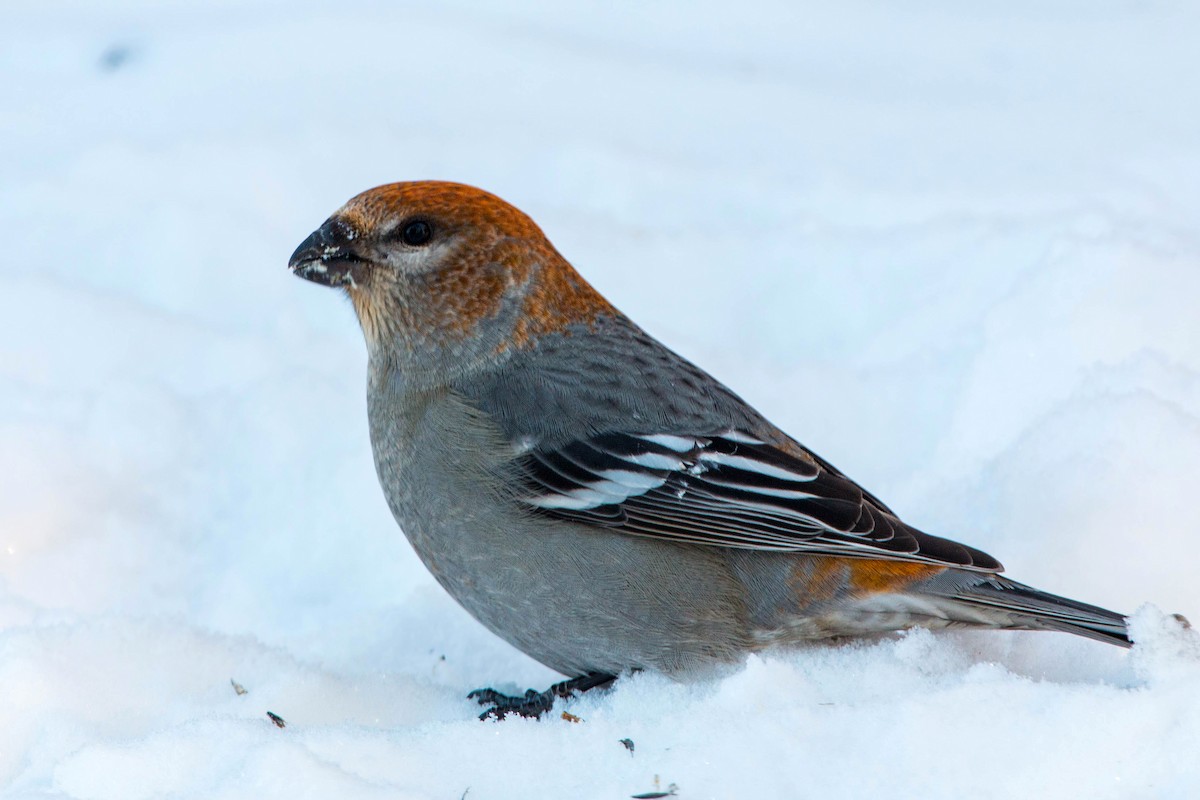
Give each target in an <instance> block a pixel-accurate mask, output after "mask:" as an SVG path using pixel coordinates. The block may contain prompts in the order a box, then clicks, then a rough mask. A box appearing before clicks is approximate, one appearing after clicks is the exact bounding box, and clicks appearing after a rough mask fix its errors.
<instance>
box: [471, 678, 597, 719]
mask: <svg viewBox="0 0 1200 800" xmlns="http://www.w3.org/2000/svg"><path fill="white" fill-rule="evenodd" d="M616 679H617V676H616V675H606V674H604V673H602V672H589V673H588V674H587V675H580V676H579V677H578V678H571V679H570V680H567V681H563V682H562V683H556V684H554V685H553V686H551V687H550V688H549V689H547V690H546V691H544V692H539V691H536V690H534V689H530V690H529V691H527V692H525V694H523V695H520V696H512V695H507V694H500V692H497V691H496V690H495V689H476V690H475V691H473V692H471V693H470V694H469V695H467V697H468V698H470V699H472V700H475V701H477V702H478V703H479V705H481V706H491V708H489V709H488V710H487V711H484V712H483V713H482V714H480V715H479V718H480V719H490V718H493V717H494V718H495V719H504V717H506V716H507V715H509V714H518V715H520V716H522V717H534V718H537V717H540V716H541V715H542V714H545V713H546V712H547V711H549V710H550V709H551V708H552V707H553V706H554V701H555V699H557V698H559V697H561V698H563V699H564V700H565V699H567V698H568V697H574V696H575V694H576V693H582V692H586V691H587V690H588V689H595V688H596V687H598V686H608V685H609V684H610V683H612V682H613V681H615V680H616Z"/></svg>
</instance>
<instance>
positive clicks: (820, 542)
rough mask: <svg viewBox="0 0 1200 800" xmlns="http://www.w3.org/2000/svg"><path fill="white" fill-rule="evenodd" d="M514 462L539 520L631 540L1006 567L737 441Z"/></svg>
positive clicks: (843, 484)
mask: <svg viewBox="0 0 1200 800" xmlns="http://www.w3.org/2000/svg"><path fill="white" fill-rule="evenodd" d="M804 455H807V454H806V453H805V454H804ZM519 464H520V466H521V468H522V469H523V481H522V494H521V500H522V501H523V502H524V503H526V504H527V505H529V506H530V507H531V508H532V509H535V510H536V513H540V514H548V515H551V516H555V517H560V518H565V519H571V520H575V521H578V522H583V523H586V524H589V525H595V526H598V527H604V528H609V529H615V530H619V531H622V532H625V533H629V534H635V535H641V536H652V537H656V538H660V539H667V540H671V541H676V542H683V543H688V544H697V545H709V546H714V547H733V548H742V549H751V550H770V551H781V552H810V553H822V554H827V555H837V556H851V557H853V556H859V557H867V558H890V559H899V560H905V561H920V562H925V563H936V564H944V565H946V566H954V567H960V568H964V569H973V570H979V571H985V572H998V571H1000V570H1001V569H1002V567H1001V565H1000V563H999V562H998V561H997V560H996V559H994V558H992V557H991V556H989V555H987V554H986V553H983V552H981V551H979V550H976V549H974V548H971V547H967V546H965V545H962V544H959V543H957V542H952V541H950V540H948V539H942V538H939V537H936V536H931V535H929V534H927V533H922V532H921V531H919V530H916V529H915V528H912V527H910V526H908V525H906V524H904V523H903V522H901V521H900V520H899V519H898V518H897V517H896V516H895V514H893V513H892V512H891V511H890V510H889V509H888V508H887V507H886V506H884V505H883V504H882V503H880V502H879V501H878V500H876V499H875V498H874V497H872V496H871V495H869V494H867V493H866V492H864V491H863V490H862V489H861V488H860V487H859V486H858V485H857V484H855V483H854V482H853V481H851V480H849V479H848V478H846V477H845V476H844V475H842V474H841V473H839V472H838V471H837V470H835V469H833V467H831V466H830V465H829V464H827V463H825V462H823V461H821V460H819V459H817V458H815V457H808V458H805V457H802V456H798V455H795V454H792V453H789V452H787V451H785V450H784V449H781V448H779V447H777V446H775V445H772V444H769V443H766V442H763V441H760V440H759V439H757V438H755V437H753V436H750V435H748V434H745V433H742V432H739V431H732V430H731V431H724V432H722V433H720V434H716V435H705V436H698V435H697V436H691V435H677V434H655V433H651V434H628V433H618V432H611V433H604V434H601V435H597V436H594V437H592V438H589V439H586V440H579V441H575V442H572V443H570V444H568V445H566V446H564V447H561V448H558V449H555V450H541V449H538V448H537V447H536V446H534V447H532V448H530V449H528V450H527V451H526V452H524V453H523V454H522V455H521V456H520V458H519Z"/></svg>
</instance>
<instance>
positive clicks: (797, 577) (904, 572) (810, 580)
mask: <svg viewBox="0 0 1200 800" xmlns="http://www.w3.org/2000/svg"><path fill="white" fill-rule="evenodd" d="M945 570H946V567H940V566H937V565H936V564H922V563H919V562H916V561H892V560H889V559H882V558H840V557H836V556H806V557H804V558H802V559H801V560H800V561H799V562H798V563H797V564H796V567H795V568H794V569H793V570H792V586H793V587H794V588H795V591H796V594H797V596H798V597H800V598H801V599H803V600H804V601H805V603H806V604H807V603H820V602H825V601H829V600H833V599H834V598H836V597H837V596H838V595H839V594H840V593H841V592H843V591H845V592H848V593H849V594H851V595H859V596H861V595H869V594H880V593H887V592H897V591H901V590H903V589H904V588H905V587H907V586H911V585H912V584H914V583H920V582H921V581H923V580H928V579H929V578H932V577H933V576H934V575H937V574H939V573H941V572H944V571H945Z"/></svg>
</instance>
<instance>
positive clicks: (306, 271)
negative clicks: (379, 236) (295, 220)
mask: <svg viewBox="0 0 1200 800" xmlns="http://www.w3.org/2000/svg"><path fill="white" fill-rule="evenodd" d="M356 236H357V232H356V231H355V230H354V229H353V228H351V227H350V226H349V225H347V224H346V223H345V222H343V221H342V220H340V219H338V218H337V217H330V218H329V219H327V220H325V224H323V225H322V226H321V227H319V228H317V229H316V230H315V231H313V232H312V233H311V234H310V235H309V237H308V238H307V239H305V240H304V241H303V242H301V243H300V246H299V247H297V248H296V252H294V253H292V257H291V258H290V259H288V269H290V270H291V271H292V272H294V273H296V274H297V275H299V276H300V277H301V278H304V279H305V280H310V281H312V282H313V283H322V284H324V285H326V286H354V285H355V283H356V278H360V277H362V269H363V267H364V265H365V264H366V263H367V262H366V259H363V258H360V257H359V256H358V255H356V254H355V252H354V250H353V247H352V245H353V242H354V239H355V237H356Z"/></svg>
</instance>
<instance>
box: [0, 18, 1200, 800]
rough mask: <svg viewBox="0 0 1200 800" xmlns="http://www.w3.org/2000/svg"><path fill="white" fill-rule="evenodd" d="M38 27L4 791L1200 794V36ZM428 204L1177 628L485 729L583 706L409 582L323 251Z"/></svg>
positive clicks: (9, 222) (659, 24)
mask: <svg viewBox="0 0 1200 800" xmlns="http://www.w3.org/2000/svg"><path fill="white" fill-rule="evenodd" d="M2 16H3V20H4V24H3V25H0V75H2V76H3V77H4V78H5V79H4V80H0V175H3V176H4V179H3V181H0V241H3V252H4V254H5V257H4V259H3V261H2V264H0V275H2V277H3V284H4V291H3V292H2V293H0V476H2V480H0V794H2V795H3V796H4V797H6V798H8V797H12V798H89V799H95V800H102V799H103V798H121V800H140V799H141V798H152V797H203V798H223V797H231V798H232V797H239V798H240V797H248V796H260V797H288V798H297V797H341V798H373V797H388V798H459V797H462V796H463V795H464V793H466V796H467V797H469V798H471V800H476V798H507V797H512V798H516V797H564V798H566V797H584V798H590V797H596V798H601V797H604V798H620V797H628V796H630V795H632V794H636V793H640V792H649V791H653V790H654V789H655V788H656V787H658V788H659V789H660V790H664V791H665V789H666V787H667V786H668V785H669V784H676V785H677V786H678V796H679V797H681V798H702V797H714V798H724V797H756V798H757V797H761V798H770V797H781V798H802V797H821V798H840V797H845V798H853V797H863V796H880V797H890V796H894V797H913V796H923V797H928V798H941V797H947V798H948V797H956V798H957V797H963V796H967V797H980V798H987V797H997V798H999V797H1013V796H1030V797H1034V796H1036V797H1061V798H1076V797H1089V798H1125V797H1131V798H1144V797H1163V798H1185V797H1193V796H1195V795H1196V793H1197V786H1198V785H1200V762H1197V760H1196V758H1195V754H1196V752H1198V751H1200V653H1198V652H1197V650H1198V646H1197V644H1196V637H1195V636H1194V635H1193V634H1191V633H1190V632H1187V631H1184V630H1182V629H1181V628H1180V627H1179V625H1178V623H1176V622H1175V621H1174V620H1173V619H1172V618H1171V617H1170V616H1169V615H1168V614H1166V613H1164V612H1174V611H1179V612H1183V613H1185V614H1187V613H1191V614H1192V615H1193V616H1200V589H1198V588H1197V583H1196V581H1195V578H1194V567H1193V565H1194V564H1196V563H1198V559H1200V538H1198V537H1197V536H1196V521H1195V520H1194V519H1193V518H1192V516H1191V514H1190V513H1189V511H1190V501H1191V499H1192V497H1193V495H1194V492H1195V480H1196V478H1197V476H1200V322H1198V321H1197V313H1196V303H1197V298H1200V222H1198V220H1200V188H1198V187H1200V94H1197V92H1196V91H1195V85H1194V84H1195V80H1194V76H1195V75H1196V74H1197V72H1198V70H1200V51H1198V50H1197V49H1196V47H1195V42H1196V40H1197V34H1200V11H1198V10H1197V8H1196V7H1195V6H1193V5H1190V4H1186V3H1182V2H1173V1H1172V0H1099V1H1097V0H1091V1H1090V2H1086V3H1084V2H1070V1H1068V2H1061V3H1055V4H1038V3H1026V2H1016V3H1006V4H991V5H988V6H980V5H979V4H966V5H964V4H960V3H953V2H949V0H922V1H921V2H916V3H905V4H892V5H886V4H878V3H873V2H867V0H851V1H850V2H846V3H838V4H826V5H825V6H824V7H818V6H816V5H814V4H805V5H801V4H794V3H786V2H771V1H770V0H753V1H752V2H747V3H741V4H738V5H737V6H736V7H730V6H729V5H728V4H726V3H716V2H707V0H706V2H704V3H684V2H678V1H674V2H673V1H667V2H660V3H654V4H638V5H630V6H627V7H623V8H622V7H614V6H613V5H612V4H611V3H600V2H583V3H572V4H565V3H564V4H553V5H549V4H543V3H540V2H534V1H533V0H521V1H520V2H506V3H489V2H484V1H483V0H479V1H478V2H470V1H468V0H463V2H458V3H452V4H436V5H435V4H429V3H396V4H379V3H374V2H370V0H343V2H340V3H331V2H318V1H317V0H301V1H300V2H293V3H287V4H284V3H282V2H275V1H274V0H254V1H253V2H243V3H233V2H228V1H225V2H208V3H202V2H199V1H198V0H192V1H188V0H177V2H172V3H167V4H162V3H155V2H148V0H104V2H95V1H89V2H86V3H85V2H79V1H78V0H36V2H35V0H10V2H8V3H7V4H6V6H5V10H4V12H3V15H2ZM426 177H436V178H444V179H453V180H461V181H466V182H469V183H473V184H476V185H479V186H482V187H485V188H488V189H490V190H492V191H495V192H496V193H498V194H500V195H501V196H502V197H505V198H506V199H508V200H510V201H512V202H513V203H515V204H516V205H518V206H519V207H521V208H523V209H524V210H526V211H527V212H529V213H530V214H531V215H532V216H533V217H534V218H535V219H536V220H538V221H539V223H540V224H541V225H542V227H543V228H544V229H545V230H546V231H547V232H548V233H549V235H550V237H551V238H552V239H553V240H554V242H555V243H556V245H557V246H558V247H559V249H560V250H562V251H563V252H564V253H565V254H566V255H567V256H568V257H569V258H570V259H571V260H572V261H573V262H574V263H575V264H576V265H577V266H578V267H579V268H580V269H581V270H582V271H583V272H584V274H585V275H586V276H587V277H588V278H589V279H590V280H592V281H593V282H594V283H595V284H596V285H597V286H598V287H600V288H601V290H602V291H604V292H605V293H606V294H607V295H608V296H609V297H610V298H611V299H612V300H613V301H614V302H616V303H617V305H618V306H620V307H621V308H623V309H624V310H625V311H627V312H628V313H629V314H630V315H631V316H632V317H633V318H634V319H636V320H638V321H639V322H640V323H642V324H643V325H644V326H646V327H647V328H649V329H650V330H651V331H652V332H654V333H655V334H657V335H658V336H660V337H661V338H663V339H665V340H666V341H667V342H669V343H670V344H671V345H673V346H675V347H676V348H677V349H679V350H680V351H681V352H683V353H684V354H685V355H687V356H689V357H691V358H694V359H695V360H697V361H698V362H699V363H701V364H702V365H704V366H705V367H706V368H708V369H710V370H711V371H713V372H714V373H716V374H717V375H718V376H719V377H721V378H722V379H723V380H725V381H726V382H727V383H729V384H730V385H731V386H733V387H734V388H735V389H736V390H737V391H739V392H740V393H741V394H743V395H744V396H746V397H747V398H748V399H750V400H751V401H752V402H754V403H755V404H756V405H758V406H759V407H760V408H761V409H762V410H763V411H764V412H765V413H767V414H768V416H770V417H771V418H772V419H774V420H775V421H776V422H778V423H779V424H780V425H782V426H783V427H784V428H785V429H787V430H788V431H790V432H791V433H793V434H794V435H796V436H797V437H798V438H800V439H801V440H802V441H804V442H806V443H807V444H809V445H810V446H812V447H813V448H814V449H816V450H817V451H818V452H819V453H821V454H822V455H823V456H825V457H826V458H828V459H830V460H831V461H833V462H834V463H835V464H837V465H838V466H839V467H841V468H842V469H843V470H845V471H847V472H848V473H849V474H850V475H852V476H853V477H855V478H856V479H857V480H859V481H861V482H862V483H864V485H866V486H867V487H869V488H870V489H872V490H873V491H874V492H875V493H876V494H879V495H881V496H882V497H883V498H884V499H885V500H887V501H888V502H889V504H890V505H892V506H894V507H895V508H897V510H898V511H900V512H901V513H902V514H903V515H905V516H906V517H907V518H908V519H910V520H911V521H912V522H913V523H914V524H917V525H919V526H922V527H924V528H925V529H927V530H930V531H932V532H936V533H940V534H943V535H947V536H951V537H953V538H959V539H961V540H963V541H966V542H969V543H971V544H973V545H976V546H978V547H981V548H983V549H985V550H987V551H988V552H991V553H993V554H995V555H996V556H997V557H999V558H1001V559H1002V560H1003V561H1004V562H1005V564H1006V565H1007V566H1008V568H1009V572H1010V574H1011V575H1013V577H1015V578H1017V579H1019V580H1022V581H1026V582H1028V583H1031V584H1033V585H1035V586H1038V587H1040V588H1045V589H1047V590H1050V591H1054V592H1057V593H1061V594H1066V595H1069V596H1073V597H1077V598H1079V599H1081V600H1085V601H1088V602H1093V603H1097V604H1100V605H1104V606H1108V607H1111V608H1116V609H1120V610H1125V611H1129V612H1133V611H1135V610H1137V609H1140V610H1139V611H1138V612H1137V615H1136V617H1135V618H1134V622H1133V631H1134V637H1135V639H1136V640H1137V641H1138V645H1137V646H1136V647H1135V648H1134V649H1133V650H1132V651H1131V652H1124V651H1121V650H1119V649H1117V648H1111V647H1105V646H1104V645H1101V644H1097V643H1094V642H1089V641H1085V640H1082V639H1077V638H1073V637H1068V636H1065V635H1056V634H1022V633H990V634H989V633H966V632H961V633H950V634H938V635H935V634H931V633H928V632H915V633H912V634H909V635H906V636H903V637H897V638H895V639H886V640H882V641H874V642H860V643H846V644H842V645H837V646H823V647H817V648H814V649H812V650H808V651H803V652H779V653H767V654H764V655H763V656H761V657H755V658H752V659H750V660H749V662H748V663H747V664H746V666H745V668H744V669H742V670H740V671H737V672H736V673H734V674H732V675H729V676H726V677H724V678H722V679H719V680H711V681H707V682H702V683H698V684H692V685H681V684H674V683H671V682H670V681H668V680H666V679H664V678H662V677H660V676H656V675H652V674H640V675H637V676H634V677H631V678H626V679H622V680H621V681H620V682H619V684H618V686H617V688H616V689H615V690H614V691H612V692H609V693H607V694H602V695H595V696H587V697H585V698H582V699H580V700H578V701H576V702H574V703H573V704H572V705H570V706H569V710H570V712H571V713H572V714H575V715H577V716H578V717H580V718H581V719H582V720H583V721H582V722H579V723H572V722H570V721H567V720H564V719H562V718H559V717H555V718H552V719H548V720H544V721H540V722H532V721H525V720H506V721H504V722H502V723H498V724H496V723H487V724H485V723H480V722H478V721H477V720H476V719H475V713H476V712H477V709H476V708H475V707H474V706H473V705H472V704H471V703H470V702H468V701H467V700H466V699H465V694H466V692H467V691H468V690H470V689H473V688H476V687H479V686H486V685H494V686H496V687H497V688H501V689H505V688H507V689H524V688H525V687H527V686H535V687H539V688H544V687H545V686H546V685H548V684H549V683H551V682H553V681H554V680H556V679H557V677H558V676H556V675H555V674H553V673H551V672H550V671H549V670H547V669H545V668H544V667H541V666H540V665H538V664H536V663H534V662H532V661H530V660H529V659H527V658H526V657H524V656H523V655H521V654H520V653H518V652H516V651H514V650H512V649H511V648H509V647H508V646H507V645H505V644H504V643H502V642H500V641H498V640H497V639H496V638H495V637H493V636H491V635H490V634H489V633H487V632H486V631H485V630H484V629H483V628H482V627H481V626H479V625H478V624H477V623H475V622H474V621H473V620H471V619H470V618H469V617H468V616H467V615H466V613H465V612H463V611H462V610H461V609H459V608H458V607H457V606H456V605H455V604H454V603H453V602H452V601H451V600H449V599H448V597H447V596H446V595H445V594H444V593H443V592H442V591H441V590H440V589H439V588H438V587H437V586H436V585H435V584H434V582H433V581H432V579H431V578H430V576H429V575H428V574H427V573H426V572H425V571H424V569H423V568H422V567H421V566H420V564H419V563H418V562H417V560H416V558H415V557H414V556H413V554H412V553H411V552H410V550H409V548H408V546H407V544H406V542H405V541H404V539H403V537H402V536H401V534H400V533H399V531H398V530H397V529H396V527H395V525H394V523H393V522H392V520H391V518H390V515H389V513H388V511H387V508H386V506H385V504H384V502H383V499H382V496H381V494H380V492H379V489H378V486H377V484H376V480H375V476H374V470H373V467H372V465H371V461H370V451H369V446H368V442H367V431H366V424H365V421H366V413H365V398H364V396H363V384H364V374H365V351H364V347H363V344H362V339H361V335H360V333H359V332H358V330H357V325H356V323H355V321H354V318H353V313H352V310H351V309H350V308H349V305H348V304H347V303H346V302H344V301H339V299H338V296H337V293H336V292H333V291H330V290H328V289H323V288H321V287H316V286H313V285H311V284H308V283H305V282H303V281H299V280H296V279H295V278H293V277H292V276H290V275H289V274H288V273H287V270H286V268H285V265H286V261H287V258H288V256H289V254H290V253H291V252H292V250H293V249H294V248H295V246H296V245H297V244H298V243H299V242H300V241H301V240H303V239H304V238H305V237H306V236H307V235H308V234H309V233H310V232H311V231H312V230H313V229H314V228H316V227H317V226H318V225H319V224H320V223H321V221H322V220H324V219H325V218H326V216H328V214H329V213H330V212H332V211H333V210H334V209H335V208H336V207H337V206H339V205H340V204H341V203H342V202H343V201H345V200H346V199H347V198H349V197H350V196H352V195H353V194H355V193H357V192H358V191H360V190H362V189H365V188H368V187H370V186H373V185H376V184H379V183H384V182H388V181H392V180H402V179H413V178H426ZM231 679H233V680H235V681H237V682H238V683H240V684H241V685H243V686H244V687H245V688H246V689H247V690H248V691H247V693H246V694H245V695H238V694H237V693H236V692H235V691H234V690H233V687H232V686H231V684H230V680H231ZM268 711H271V712H273V713H275V714H278V715H279V716H280V717H282V718H283V719H284V720H285V721H286V727H285V728H282V729H281V728H278V727H276V726H275V725H274V724H272V722H271V721H270V719H268V717H267V712H268ZM625 738H628V739H630V740H632V741H633V742H634V744H635V750H634V752H633V753H632V754H631V753H630V752H629V751H628V750H627V749H626V748H625V747H624V746H623V745H622V744H621V743H620V740H621V739H625Z"/></svg>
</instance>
